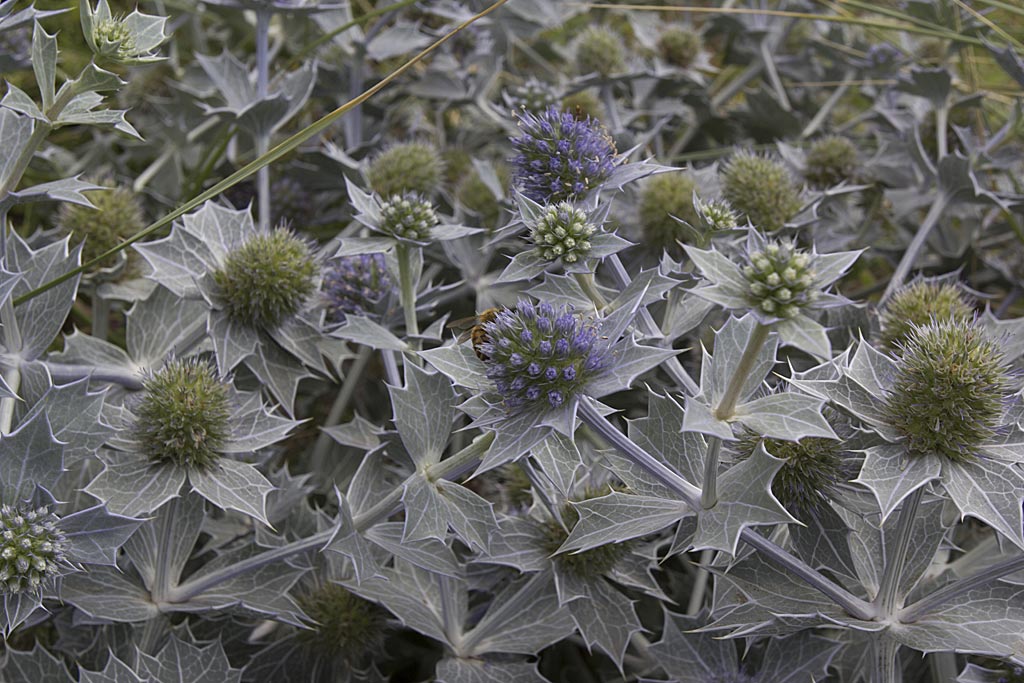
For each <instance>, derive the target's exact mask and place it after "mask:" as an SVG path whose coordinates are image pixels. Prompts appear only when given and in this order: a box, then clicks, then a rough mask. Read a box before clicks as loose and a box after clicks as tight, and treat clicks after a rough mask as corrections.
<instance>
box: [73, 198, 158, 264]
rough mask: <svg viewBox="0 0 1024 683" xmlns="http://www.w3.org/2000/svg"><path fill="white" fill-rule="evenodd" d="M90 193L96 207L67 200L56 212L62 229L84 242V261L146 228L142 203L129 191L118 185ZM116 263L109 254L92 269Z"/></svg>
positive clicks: (75, 239) (76, 241)
mask: <svg viewBox="0 0 1024 683" xmlns="http://www.w3.org/2000/svg"><path fill="white" fill-rule="evenodd" d="M88 196H89V201H90V202H92V204H93V206H94V207H96V208H92V207H89V206H82V205H81V204H72V203H70V202H65V203H64V204H61V207H60V210H59V211H58V213H57V225H58V226H59V228H60V230H61V232H63V233H64V234H66V235H70V236H71V240H72V241H73V242H74V243H76V244H77V243H78V242H81V241H83V240H84V241H85V244H84V245H83V246H82V262H83V263H87V262H89V261H92V260H93V259H95V258H96V257H98V256H100V255H102V254H105V253H106V252H108V251H110V250H111V249H113V248H114V247H116V246H117V245H119V244H120V243H121V242H122V241H124V240H125V239H126V238H128V237H131V236H132V235H134V234H135V233H137V232H139V231H140V230H142V228H143V227H145V224H144V223H143V217H142V206H141V204H140V203H139V200H138V199H137V198H136V196H135V194H134V193H133V192H131V191H130V190H128V189H126V188H123V187H116V188H111V189H107V190H97V191H95V192H90V193H89V194H88ZM116 263H117V256H116V255H115V256H110V257H107V258H106V259H104V260H103V261H100V262H99V263H98V264H96V265H95V266H93V269H96V268H109V267H111V266H113V265H115V264H116Z"/></svg>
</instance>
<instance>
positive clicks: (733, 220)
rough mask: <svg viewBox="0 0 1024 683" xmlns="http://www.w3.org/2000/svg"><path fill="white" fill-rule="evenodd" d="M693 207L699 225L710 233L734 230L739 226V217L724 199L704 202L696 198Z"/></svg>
mask: <svg viewBox="0 0 1024 683" xmlns="http://www.w3.org/2000/svg"><path fill="white" fill-rule="evenodd" d="M694 207H695V211H696V213H697V216H699V218H700V222H701V224H702V225H703V226H704V228H706V229H707V230H708V231H710V232H717V231H718V230H735V229H736V227H737V226H739V223H740V221H739V217H738V216H737V215H736V212H735V211H733V209H732V206H731V205H730V204H729V202H727V201H726V200H724V199H709V200H708V201H706V202H705V201H704V200H702V199H701V198H700V197H697V199H696V201H695V202H694Z"/></svg>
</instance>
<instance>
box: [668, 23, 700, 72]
mask: <svg viewBox="0 0 1024 683" xmlns="http://www.w3.org/2000/svg"><path fill="white" fill-rule="evenodd" d="M702 44H703V41H702V40H701V37H700V34H699V33H697V32H696V31H693V30H691V29H688V28H683V27H681V26H672V27H669V28H667V29H665V30H664V31H662V33H661V35H660V36H658V54H660V55H661V58H662V59H664V60H665V61H666V62H668V63H669V64H671V65H673V66H678V67H681V68H684V69H685V68H686V67H688V66H690V64H692V63H693V60H694V59H696V58H697V55H699V54H700V50H701V46H702Z"/></svg>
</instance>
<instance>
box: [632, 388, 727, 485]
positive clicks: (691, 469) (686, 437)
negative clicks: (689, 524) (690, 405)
mask: <svg viewBox="0 0 1024 683" xmlns="http://www.w3.org/2000/svg"><path fill="white" fill-rule="evenodd" d="M684 418H685V412H684V411H683V408H682V406H680V405H679V404H678V403H677V402H676V401H675V400H673V399H672V397H671V396H669V395H666V396H661V395H659V394H657V393H651V394H650V397H649V398H648V400H647V415H646V416H645V417H642V418H639V419H636V420H630V421H629V428H628V431H627V434H628V435H629V438H630V439H632V440H633V441H635V442H636V443H637V444H638V445H639V446H640V447H641V448H643V449H644V450H646V451H647V452H648V453H650V454H652V455H653V456H655V457H656V458H660V459H661V460H663V461H664V462H665V463H666V464H668V465H669V466H671V467H672V468H673V469H674V470H675V471H676V472H678V473H679V474H681V475H682V476H683V478H684V479H686V480H687V481H688V482H690V483H691V484H694V485H698V484H700V481H701V479H702V477H703V476H704V454H705V453H706V452H707V444H706V442H705V441H704V438H703V437H702V436H701V435H700V434H698V433H696V432H690V431H684V430H683V423H684ZM680 432H682V433H680ZM730 436H731V433H730Z"/></svg>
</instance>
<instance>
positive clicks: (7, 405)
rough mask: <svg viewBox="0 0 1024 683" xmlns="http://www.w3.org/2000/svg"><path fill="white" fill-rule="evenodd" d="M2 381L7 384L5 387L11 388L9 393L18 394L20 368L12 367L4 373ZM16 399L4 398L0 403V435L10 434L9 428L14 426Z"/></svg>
mask: <svg viewBox="0 0 1024 683" xmlns="http://www.w3.org/2000/svg"><path fill="white" fill-rule="evenodd" d="M4 381H5V382H7V386H8V387H10V388H11V391H13V392H14V393H18V389H19V388H20V387H21V367H20V366H18V365H12V366H10V367H9V368H7V369H6V370H5V371H4ZM17 400H18V399H16V398H5V399H3V400H2V401H0V434H10V433H11V427H12V426H13V424H14V406H15V405H16V404H17Z"/></svg>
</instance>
